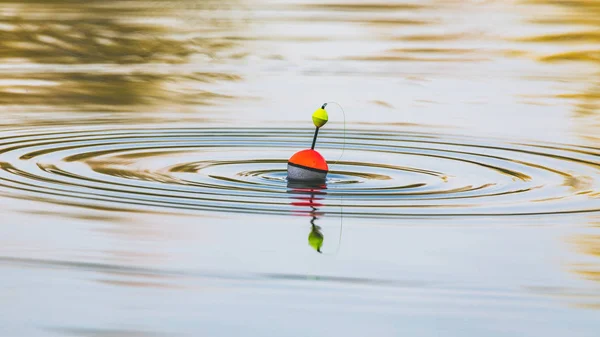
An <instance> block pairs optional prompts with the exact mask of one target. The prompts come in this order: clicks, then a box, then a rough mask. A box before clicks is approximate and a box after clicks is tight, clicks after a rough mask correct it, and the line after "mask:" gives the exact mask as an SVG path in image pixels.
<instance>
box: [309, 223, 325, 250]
mask: <svg viewBox="0 0 600 337" xmlns="http://www.w3.org/2000/svg"><path fill="white" fill-rule="evenodd" d="M320 229H321V227H319V226H315V225H313V226H312V229H311V231H310V234H309V235H308V244H309V245H310V246H311V247H313V248H314V249H315V250H316V251H317V252H319V253H320V252H321V247H323V233H321V230H320Z"/></svg>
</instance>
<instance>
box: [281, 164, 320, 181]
mask: <svg viewBox="0 0 600 337" xmlns="http://www.w3.org/2000/svg"><path fill="white" fill-rule="evenodd" d="M287 172H288V176H287V177H288V180H294V181H325V178H327V171H317V170H315V169H308V168H302V167H298V166H293V165H290V164H289V163H288V167H287Z"/></svg>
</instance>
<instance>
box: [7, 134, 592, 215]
mask: <svg viewBox="0 0 600 337" xmlns="http://www.w3.org/2000/svg"><path fill="white" fill-rule="evenodd" d="M311 136H312V130H305V129H237V128H236V129H233V128H232V129H215V128H197V129H128V130H117V129H112V130H111V129H102V130H97V129H96V130H73V131H69V130H66V131H65V130H63V131H60V132H58V131H52V132H45V133H40V132H37V133H34V132H20V133H18V134H5V135H4V136H3V137H2V138H0V168H1V170H0V193H2V194H4V195H6V196H10V197H15V198H26V199H35V200H44V201H46V202H52V203H65V204H70V205H77V206H85V207H111V208H118V209H124V210H148V209H152V210H155V211H167V212H196V211H226V212H248V213H277V214H297V213H298V212H307V213H309V212H314V211H315V209H318V211H319V212H320V214H328V213H330V214H339V213H340V210H343V213H344V216H361V217H384V216H391V217H402V216H477V215H533V214H557V213H577V212H595V211H599V210H600V188H599V183H598V182H599V181H600V163H599V162H598V160H599V158H600V150H599V149H594V148H585V147H577V146H571V145H557V144H539V143H532V144H523V143H508V142H501V141H496V140H490V139H474V138H469V137H458V136H449V135H439V134H425V133H413V134H406V133H400V132H382V131H358V130H355V131H348V132H346V151H345V153H344V156H343V158H342V160H341V161H340V162H339V163H336V164H334V163H333V162H332V161H333V160H332V159H331V158H330V170H331V171H330V174H329V176H328V181H327V183H326V184H325V185H324V186H318V187H315V186H291V185H288V182H287V180H286V163H287V159H288V158H289V157H290V156H291V155H292V154H293V153H294V152H295V151H297V150H299V149H302V148H305V147H306V146H307V144H309V142H310V140H311ZM342 142H343V133H342V132H341V131H336V130H325V131H324V132H323V133H322V134H321V135H320V138H319V144H318V146H319V148H320V149H321V150H322V152H323V153H324V154H325V156H326V157H327V156H328V154H336V155H339V150H337V151H336V150H335V149H339V148H340V147H341V144H342ZM307 199H309V200H313V199H314V200H317V201H318V202H308V203H306V202H301V201H306V200H307Z"/></svg>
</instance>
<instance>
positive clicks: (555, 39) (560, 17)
mask: <svg viewBox="0 0 600 337" xmlns="http://www.w3.org/2000/svg"><path fill="white" fill-rule="evenodd" d="M526 2H527V3H531V4H535V5H538V6H551V7H554V8H556V9H558V11H554V12H552V13H548V12H546V11H543V12H542V13H543V15H541V16H534V17H533V18H532V19H531V21H532V22H533V23H535V24H538V25H541V26H545V27H550V28H552V29H553V30H554V32H553V33H548V34H543V35H535V36H529V37H525V38H523V39H522V40H523V41H524V42H528V43H531V44H539V45H550V46H556V48H553V51H552V52H548V53H546V54H543V55H540V56H539V60H540V61H541V62H545V63H552V64H558V63H560V62H579V63H588V64H589V65H590V66H589V67H587V70H586V72H585V73H584V74H583V75H581V76H578V77H572V78H571V80H572V81H577V82H581V85H582V87H583V89H582V91H580V92H574V93H571V92H570V93H562V94H559V95H557V96H558V97H559V98H563V99H567V100H570V101H574V102H576V103H575V104H576V109H575V110H576V112H577V113H578V114H581V115H584V116H585V117H590V115H592V116H591V117H592V120H593V121H594V123H596V125H598V122H599V121H598V118H597V113H598V111H600V80H599V78H600V76H599V75H600V49H599V48H598V45H599V42H600V19H598V18H600V2H598V1H596V0H591V1H587V0H569V1H548V0H527V1H526ZM557 28H558V30H557Z"/></svg>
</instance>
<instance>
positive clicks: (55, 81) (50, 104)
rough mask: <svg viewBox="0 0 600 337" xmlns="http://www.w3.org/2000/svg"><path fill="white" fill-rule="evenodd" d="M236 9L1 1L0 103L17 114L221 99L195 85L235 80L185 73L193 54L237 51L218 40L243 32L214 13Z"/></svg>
mask: <svg viewBox="0 0 600 337" xmlns="http://www.w3.org/2000/svg"><path fill="white" fill-rule="evenodd" d="M234 3H235V1H233V2H206V1H160V0H159V1H151V2H142V1H119V0H108V1H85V2H79V3H76V4H74V3H73V2H72V1H26V2H25V3H23V2H14V1H2V6H3V12H4V15H2V16H1V17H0V59H1V60H2V61H3V62H4V63H5V64H6V65H7V66H9V68H6V74H4V75H3V76H2V80H1V81H0V104H1V105H3V106H6V107H7V108H8V109H14V110H17V111H32V110H33V111H35V110H43V111H48V110H49V111H53V110H55V109H59V110H63V111H64V110H68V111H115V112H119V111H131V110H140V109H149V108H150V107H152V106H156V105H163V106H164V105H165V104H176V105H197V104H211V103H214V102H215V101H218V100H222V99H228V98H229V97H228V95H224V94H219V93H215V92H211V91H209V90H203V89H202V87H201V86H200V85H199V84H203V83H204V84H206V83H214V82H218V81H235V80H239V78H240V77H239V76H238V75H236V74H233V73H229V72H214V71H212V70H210V71H207V68H203V69H196V67H182V66H183V65H189V64H190V62H191V59H192V58H193V57H196V58H198V57H204V58H207V59H211V60H213V61H218V60H219V59H220V58H222V57H224V55H229V54H233V53H235V52H236V51H235V47H236V45H238V44H239V42H234V41H230V40H226V39H224V38H220V37H219V36H221V35H227V34H228V32H230V31H232V30H235V29H240V28H242V27H243V26H242V24H241V23H240V22H241V21H239V20H238V21H233V20H231V19H229V18H228V16H227V15H223V14H221V15H222V16H223V17H221V18H219V16H218V15H217V16H216V15H215V13H217V10H222V9H227V8H230V7H231V6H232V5H233V4H234ZM192 4H193V6H192V7H189V6H191V5H192ZM189 10H193V11H194V13H193V16H192V14H191V13H188V11H189ZM192 18H193V21H191V20H192ZM192 24H193V27H191V26H190V25H192ZM215 32H218V33H215ZM228 53H229V54H228ZM225 57H229V56H225ZM27 65H37V67H34V68H26V67H25V66H27ZM177 65H179V66H177ZM20 67H22V69H23V70H22V71H14V70H11V69H19V68H20Z"/></svg>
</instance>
